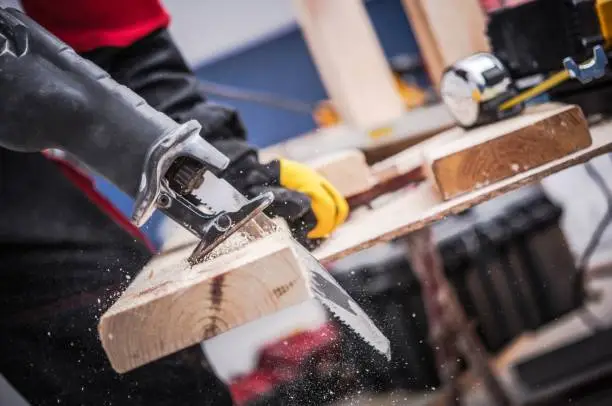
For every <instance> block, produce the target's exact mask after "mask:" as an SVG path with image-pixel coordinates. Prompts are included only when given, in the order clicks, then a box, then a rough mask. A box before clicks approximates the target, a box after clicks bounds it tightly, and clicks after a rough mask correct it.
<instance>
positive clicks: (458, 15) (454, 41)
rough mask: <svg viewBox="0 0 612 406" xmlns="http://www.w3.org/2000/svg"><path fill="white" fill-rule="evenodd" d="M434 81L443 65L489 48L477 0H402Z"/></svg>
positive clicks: (483, 18)
mask: <svg viewBox="0 0 612 406" xmlns="http://www.w3.org/2000/svg"><path fill="white" fill-rule="evenodd" d="M402 3H403V5H404V9H405V10H406V14H407V15H408V18H409V20H410V25H411V27H412V30H413V32H414V34H415V37H416V39H417V42H418V44H419V50H420V52H421V55H422V56H423V59H424V60H425V66H426V68H427V71H428V73H429V76H430V78H431V80H432V82H433V84H434V85H435V86H436V87H438V86H439V83H440V79H441V77H442V73H443V71H444V69H445V68H446V67H448V66H450V65H451V64H452V63H454V62H456V61H457V60H459V59H461V58H465V57H467V56H469V55H472V54H475V53H477V52H490V46H489V43H488V39H487V37H486V15H485V13H484V11H483V10H482V8H481V6H480V3H479V0H460V1H456V0H402Z"/></svg>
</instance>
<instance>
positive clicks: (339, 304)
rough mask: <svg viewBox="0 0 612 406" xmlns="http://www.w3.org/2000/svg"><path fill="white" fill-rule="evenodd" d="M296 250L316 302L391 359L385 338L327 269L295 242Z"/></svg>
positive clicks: (389, 346)
mask: <svg viewBox="0 0 612 406" xmlns="http://www.w3.org/2000/svg"><path fill="white" fill-rule="evenodd" d="M295 244H296V247H295V250H296V252H297V254H298V255H299V257H300V258H301V259H302V260H303V261H304V262H305V263H306V267H307V269H308V271H309V272H310V280H311V283H312V289H313V291H314V293H315V296H316V299H317V300H318V301H319V303H321V304H322V305H323V306H325V308H326V309H328V310H329V311H330V312H331V313H332V315H333V316H334V317H335V318H336V319H338V320H339V321H340V322H342V323H343V324H344V325H345V326H348V327H350V328H351V329H352V330H353V331H354V332H355V333H356V334H357V335H358V336H359V337H361V338H362V339H363V340H364V341H365V342H366V343H368V344H369V345H370V346H371V347H372V348H374V349H375V350H376V351H378V352H379V353H380V354H382V355H383V356H385V357H386V358H387V360H390V359H391V345H390V343H389V340H388V339H387V337H385V335H384V334H383V333H382V332H381V331H380V330H379V329H378V327H376V325H375V324H374V322H372V320H371V319H370V317H369V316H368V315H367V314H366V313H365V312H364V311H363V309H362V308H361V307H360V306H359V305H358V304H357V303H356V302H355V301H354V300H353V298H352V297H351V296H350V295H349V294H348V293H347V292H346V291H345V290H344V289H343V288H342V286H340V284H339V283H338V282H337V281H336V280H335V279H334V277H333V276H332V275H331V274H330V273H329V271H328V270H327V269H325V268H324V267H323V265H321V263H320V262H319V261H318V260H317V259H316V258H315V257H314V256H312V254H311V253H310V252H308V250H306V248H304V247H303V246H302V245H301V244H299V243H298V242H297V241H296V242H295Z"/></svg>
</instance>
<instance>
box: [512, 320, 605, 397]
mask: <svg viewBox="0 0 612 406" xmlns="http://www.w3.org/2000/svg"><path fill="white" fill-rule="evenodd" d="M511 370H512V372H513V374H514V375H515V380H516V382H517V384H518V386H519V388H520V390H519V392H520V393H521V395H522V398H523V403H524V404H533V405H536V404H537V405H551V406H552V405H580V406H596V405H599V406H608V405H610V404H612V328H605V329H603V330H600V331H596V332H594V333H593V334H591V335H588V336H586V337H581V338H579V339H576V340H575V341H573V342H570V343H567V344H564V345H561V346H559V347H557V348H554V349H552V350H550V351H547V352H545V353H543V354H537V355H534V356H531V357H529V358H526V359H523V360H520V361H518V362H517V363H516V364H515V365H513V366H512V367H511Z"/></svg>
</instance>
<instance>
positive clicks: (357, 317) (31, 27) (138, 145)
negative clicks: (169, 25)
mask: <svg viewBox="0 0 612 406" xmlns="http://www.w3.org/2000/svg"><path fill="white" fill-rule="evenodd" d="M0 92H2V97H3V100H2V103H0V146H1V147H4V148H8V149H11V150H15V151H21V152H43V151H47V150H49V149H55V150H61V151H64V152H65V153H67V154H69V155H71V156H73V157H74V158H75V159H76V160H78V161H80V162H81V163H82V164H83V165H84V166H86V167H87V168H89V169H90V170H92V171H94V172H97V173H98V174H100V175H101V176H103V177H105V178H106V179H107V180H108V181H109V182H111V183H113V184H114V185H115V186H117V187H118V188H119V189H121V190H122V191H124V192H125V193H126V194H128V195H129V196H131V197H132V198H134V200H135V208H134V212H133V216H132V220H133V221H134V223H135V224H136V225H138V226H141V225H143V224H144V223H145V222H146V221H147V219H148V218H149V217H150V216H151V214H152V213H153V212H154V211H155V210H156V209H159V210H161V211H162V212H163V213H165V214H167V215H168V216H169V217H171V218H172V219H174V220H175V221H177V222H178V223H179V224H181V225H182V226H183V227H184V228H186V229H187V230H189V231H190V232H192V233H193V234H194V235H196V236H197V237H198V238H199V239H200V243H199V244H198V245H197V247H196V248H195V250H194V251H193V253H192V254H191V257H190V258H189V260H190V262H191V264H192V265H195V264H197V263H199V262H200V261H202V260H205V259H206V256H207V254H208V253H210V252H211V251H212V250H213V249H214V248H215V247H216V246H218V245H219V243H221V242H222V241H224V240H226V239H227V238H228V237H229V236H230V235H231V234H232V233H234V232H236V231H237V230H238V229H240V227H241V226H243V225H245V224H246V223H247V222H248V221H249V220H251V219H253V218H254V217H255V216H257V215H261V216H262V217H264V218H265V216H264V215H263V214H262V212H263V210H264V209H265V208H266V207H267V206H268V205H269V204H270V203H272V201H273V198H274V197H273V195H272V193H266V194H263V195H260V196H257V197H255V198H253V199H251V200H248V199H247V198H246V197H245V196H243V195H242V194H240V193H239V192H238V191H237V190H236V189H235V188H234V187H232V186H231V185H230V184H229V183H228V182H227V181H225V180H224V179H222V178H220V177H218V176H217V175H218V174H220V173H221V172H220V171H221V170H223V169H225V168H226V167H227V166H228V164H229V159H228V158H227V157H226V156H225V155H223V154H222V153H221V152H219V151H218V150H217V149H215V148H214V147H213V146H212V145H211V144H209V143H208V142H207V141H206V140H205V139H204V138H203V137H202V136H201V135H200V131H201V129H202V127H201V124H200V123H198V122H196V121H189V122H186V123H184V124H182V125H179V124H178V123H176V122H175V121H174V120H172V119H171V118H170V117H168V116H166V115H165V114H163V113H161V112H159V111H157V110H155V109H154V108H153V107H151V106H150V105H148V104H147V103H146V102H145V101H144V100H143V99H142V98H141V97H139V96H138V95H137V94H135V93H134V92H133V91H131V90H130V89H129V88H127V87H125V86H122V85H120V84H119V83H117V82H116V81H114V80H113V79H112V78H111V77H110V76H109V74H108V73H107V72H105V71H103V70H102V69H100V68H99V67H98V66H96V65H95V64H93V63H92V62H90V61H88V60H86V59H84V58H82V57H80V56H79V55H78V54H77V53H76V52H75V51H74V50H73V49H72V48H70V47H69V46H68V45H66V44H64V43H63V42H62V41H60V40H59V39H58V38H56V37H55V36H53V35H52V34H51V33H49V32H48V31H47V30H45V29H44V28H43V27H41V26H40V25H38V24H37V23H36V22H34V21H33V20H32V19H30V18H29V17H27V16H26V15H25V14H23V13H21V12H20V11H19V10H16V9H11V8H0ZM268 221H270V222H271V220H269V219H268ZM294 242H295V241H294ZM294 249H295V252H297V253H298V255H299V256H300V257H301V258H302V260H303V261H304V263H305V264H306V267H307V268H308V269H309V271H310V273H311V274H310V276H311V281H312V288H313V291H314V293H315V296H316V298H317V299H318V300H319V302H320V303H321V304H323V305H324V306H325V307H326V308H327V309H328V310H330V312H331V313H332V314H333V315H334V316H335V317H336V318H337V319H338V320H339V321H340V322H342V323H343V324H345V325H347V326H348V327H350V328H351V329H352V330H353V331H354V332H355V333H357V334H358V335H359V336H361V337H362V338H363V339H364V340H366V341H367V342H368V343H369V344H370V345H372V346H373V347H374V348H375V349H376V350H378V351H379V352H381V353H382V354H383V355H385V356H387V357H389V356H390V354H389V342H388V340H387V339H386V337H385V336H384V335H383V334H382V333H381V332H380V331H379V330H378V328H377V327H376V326H375V325H374V324H373V323H372V321H371V320H370V319H369V318H368V317H367V316H366V314H365V313H364V312H363V310H362V309H361V308H360V307H359V306H358V305H357V304H356V303H355V302H354V301H353V300H352V298H351V297H350V296H349V295H348V294H347V293H346V292H345V291H344V290H343V289H342V288H341V287H340V285H338V283H337V282H336V281H335V280H334V279H333V278H332V277H331V276H330V275H329V273H328V272H327V270H326V269H325V268H323V266H322V265H321V264H320V263H319V262H318V261H317V260H316V259H315V258H314V257H313V256H312V255H311V254H310V252H309V251H308V250H306V248H304V247H303V246H302V245H301V244H299V243H297V242H295V247H294Z"/></svg>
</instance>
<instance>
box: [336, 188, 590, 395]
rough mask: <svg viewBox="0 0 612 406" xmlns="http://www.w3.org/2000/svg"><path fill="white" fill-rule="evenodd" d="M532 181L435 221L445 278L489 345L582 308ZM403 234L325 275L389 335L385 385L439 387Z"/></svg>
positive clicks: (576, 280)
mask: <svg viewBox="0 0 612 406" xmlns="http://www.w3.org/2000/svg"><path fill="white" fill-rule="evenodd" d="M560 217H561V209H560V208H559V207H558V206H556V205H555V204H553V203H552V202H551V201H550V200H549V199H548V198H547V197H546V196H545V195H544V193H543V192H542V190H541V189H540V188H539V187H538V186H533V187H525V188H522V189H520V190H518V191H516V192H513V193H510V194H508V195H505V196H502V197H500V198H497V199H495V200H493V201H490V202H488V203H484V204H481V205H479V206H477V207H476V208H474V209H472V210H470V211H469V212H466V213H465V214H464V215H460V216H454V217H449V218H447V219H445V220H443V221H441V222H439V223H437V224H436V225H435V226H434V235H435V237H436V240H437V242H438V245H439V248H440V251H441V254H442V257H443V259H444V265H445V271H446V274H447V276H448V278H449V280H450V281H451V283H452V284H453V286H454V288H455V290H456V292H457V294H458V296H459V298H460V301H461V302H462V304H463V306H464V308H465V309H466V312H467V314H468V316H469V317H470V318H472V319H473V320H474V321H475V322H476V324H477V330H478V333H479V334H480V336H481V337H482V339H483V341H484V343H485V345H486V347H487V348H488V350H489V351H491V352H495V351H497V350H499V349H501V348H502V347H503V346H504V345H505V344H507V343H509V342H510V341H511V340H512V339H514V338H516V337H517V336H519V335H520V334H521V333H522V332H525V331H529V330H532V329H535V328H538V327H539V326H542V325H543V324H545V323H547V322H549V321H551V320H554V319H555V318H557V317H559V316H561V315H563V314H565V313H567V312H569V311H571V310H573V309H575V308H577V307H579V306H581V304H582V303H583V298H584V294H583V284H582V278H581V277H580V276H579V275H578V273H577V271H576V268H575V266H574V260H573V257H572V255H571V253H570V251H569V248H568V246H567V243H566V241H565V238H564V236H563V233H562V231H561V229H560V227H559V220H560ZM407 255H408V254H407V252H406V249H405V248H404V244H403V243H402V241H401V240H398V241H395V242H393V243H391V244H387V245H381V246H378V247H374V248H372V249H370V250H366V251H363V252H361V253H359V254H357V255H354V256H351V257H349V258H346V259H344V260H341V261H339V262H338V263H336V264H335V266H334V267H333V268H332V270H331V271H332V273H333V274H334V276H335V277H336V278H337V279H338V280H339V282H340V283H341V284H342V285H343V286H344V287H345V289H347V291H348V292H349V293H350V294H351V295H352V296H353V297H354V298H355V299H356V301H357V302H359V303H360V305H362V306H363V308H364V310H365V311H366V312H367V313H368V314H369V315H370V316H371V317H372V318H373V320H374V321H375V322H376V324H377V325H378V326H380V327H381V329H382V330H383V332H384V333H385V334H387V337H389V339H390V341H391V346H392V361H391V364H390V365H389V366H388V368H389V371H387V372H386V373H387V374H388V376H389V379H390V380H391V382H390V386H392V387H401V388H406V389H426V388H428V387H431V386H436V385H437V384H438V377H437V375H436V372H435V371H436V369H435V364H434V356H433V352H432V349H431V347H430V346H429V344H428V340H427V320H426V318H425V313H424V308H423V302H422V298H421V296H420V295H421V290H420V287H419V284H418V281H417V280H416V279H415V276H414V275H413V273H412V271H411V268H410V265H409V262H408V256H407Z"/></svg>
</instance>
